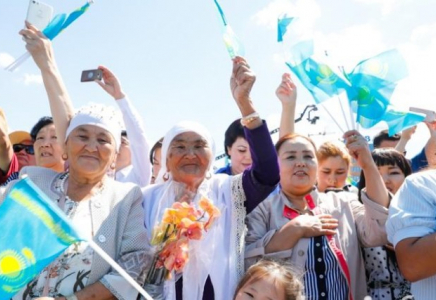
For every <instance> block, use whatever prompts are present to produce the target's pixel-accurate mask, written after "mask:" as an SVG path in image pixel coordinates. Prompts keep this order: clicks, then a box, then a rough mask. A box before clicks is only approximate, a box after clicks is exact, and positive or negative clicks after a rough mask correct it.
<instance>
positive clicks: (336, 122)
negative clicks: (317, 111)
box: [319, 102, 348, 133]
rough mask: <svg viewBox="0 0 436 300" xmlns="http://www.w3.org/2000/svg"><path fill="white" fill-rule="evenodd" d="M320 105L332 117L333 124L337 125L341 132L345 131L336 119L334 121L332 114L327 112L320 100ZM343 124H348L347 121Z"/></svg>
mask: <svg viewBox="0 0 436 300" xmlns="http://www.w3.org/2000/svg"><path fill="white" fill-rule="evenodd" d="M319 104H320V105H321V107H322V108H323V109H324V110H325V111H326V112H327V114H328V115H329V116H330V119H332V120H333V122H335V124H336V126H338V128H339V130H340V131H341V132H342V133H345V131H344V129H342V127H341V126H340V125H339V123H338V121H336V119H335V118H334V117H333V116H332V114H331V113H330V112H329V110H328V109H327V108H326V107H325V106H324V104H323V103H322V102H321V103H319ZM345 124H346V125H348V124H347V121H345Z"/></svg>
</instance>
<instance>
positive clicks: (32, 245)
mask: <svg viewBox="0 0 436 300" xmlns="http://www.w3.org/2000/svg"><path fill="white" fill-rule="evenodd" d="M0 224H2V225H1V226H2V230H1V233H0V299H10V298H11V297H12V296H13V295H15V294H16V293H17V292H18V291H20V290H21V289H22V288H23V287H24V286H25V285H26V284H27V283H28V282H29V281H31V280H32V279H33V278H34V277H35V276H36V275H38V274H39V273H40V272H41V271H42V269H43V268H44V267H45V266H47V265H48V264H50V263H51V262H52V261H53V260H54V259H55V258H56V257H58V256H59V255H60V254H61V253H62V252H63V251H64V250H65V249H66V248H68V247H69V246H70V245H71V244H73V243H74V242H76V241H81V240H84V239H83V238H81V237H80V235H79V234H78V233H77V231H76V230H75V229H74V228H73V227H72V225H71V224H70V223H69V220H68V219H67V217H66V216H65V214H64V213H63V212H62V211H61V210H60V209H59V208H58V207H57V205H56V204H55V203H53V201H52V200H50V199H49V198H48V197H47V195H45V194H44V193H43V192H42V191H41V190H40V189H39V188H38V187H37V186H36V185H35V184H34V183H33V182H32V181H31V180H30V179H29V178H24V179H21V180H20V181H19V182H17V183H16V184H15V185H14V187H13V188H12V189H11V191H10V192H9V194H8V195H7V197H6V198H5V200H4V202H3V203H2V204H1V205H0Z"/></svg>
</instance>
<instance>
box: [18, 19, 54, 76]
mask: <svg viewBox="0 0 436 300" xmlns="http://www.w3.org/2000/svg"><path fill="white" fill-rule="evenodd" d="M25 24H26V28H25V29H21V30H20V32H19V34H20V35H22V36H23V41H25V42H26V49H27V51H29V53H30V54H31V55H32V57H33V60H34V61H35V63H36V65H37V66H38V68H39V69H40V70H41V71H42V70H46V69H48V68H49V67H50V66H51V65H53V64H55V60H54V54H53V49H52V46H51V41H50V40H49V39H47V38H46V37H45V36H44V34H43V33H42V32H41V31H39V30H38V29H37V28H36V27H35V26H33V25H32V24H30V23H29V22H27V21H26V23H25Z"/></svg>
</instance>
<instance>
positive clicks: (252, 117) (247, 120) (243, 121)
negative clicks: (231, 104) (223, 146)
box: [241, 112, 260, 127]
mask: <svg viewBox="0 0 436 300" xmlns="http://www.w3.org/2000/svg"><path fill="white" fill-rule="evenodd" d="M259 118H260V116H259V113H257V112H254V113H252V114H249V115H248V116H245V117H242V118H241V125H242V126H244V127H246V126H247V125H248V124H250V123H251V122H253V121H254V120H256V119H259Z"/></svg>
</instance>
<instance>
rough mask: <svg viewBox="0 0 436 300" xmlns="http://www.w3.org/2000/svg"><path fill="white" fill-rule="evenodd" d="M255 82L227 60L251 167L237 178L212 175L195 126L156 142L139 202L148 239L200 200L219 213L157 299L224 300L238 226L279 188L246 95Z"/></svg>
mask: <svg viewBox="0 0 436 300" xmlns="http://www.w3.org/2000/svg"><path fill="white" fill-rule="evenodd" d="M254 81H255V75H254V74H253V73H252V71H251V70H250V68H249V66H248V64H247V63H246V61H245V60H244V59H243V58H241V57H236V58H235V59H234V60H233V71H232V77H231V81H230V84H231V90H232V95H233V97H234V99H235V101H236V104H237V105H238V107H239V109H240V111H241V114H242V121H241V122H242V124H243V125H244V127H245V134H246V138H247V141H248V143H249V144H250V151H251V155H252V157H253V165H252V167H251V168H249V169H247V170H245V171H244V172H243V173H242V174H240V175H237V176H233V177H231V176H228V175H225V174H216V175H214V174H213V172H212V162H213V158H214V152H215V149H214V148H215V147H214V143H213V140H212V138H211V136H210V134H209V132H208V131H207V130H206V129H205V128H204V127H203V126H201V125H200V124H197V123H193V122H182V123H179V124H178V125H176V126H174V127H173V128H172V129H171V130H170V131H169V132H168V133H167V134H166V135H165V137H164V139H163V140H164V142H163V145H162V161H161V164H162V167H161V171H160V173H159V175H158V178H157V179H156V183H158V184H156V185H154V186H149V187H146V188H145V189H144V190H143V194H144V204H143V205H144V209H145V226H146V228H147V231H148V233H149V234H152V230H153V228H154V227H155V226H156V225H157V224H158V223H160V222H161V220H162V216H163V213H164V211H165V209H166V208H169V207H171V205H172V204H173V203H174V202H175V201H179V200H181V198H182V199H183V200H186V199H187V195H188V194H189V200H188V201H190V202H191V203H194V204H198V201H199V199H200V198H201V195H204V196H206V197H207V198H208V199H210V200H211V201H212V202H213V204H214V205H215V206H216V207H217V208H218V209H219V210H220V212H221V215H220V217H219V218H218V219H217V220H215V222H214V225H213V226H212V228H210V229H209V230H208V231H207V232H205V233H204V235H203V238H202V239H201V240H198V241H196V240H190V241H189V261H188V262H187V263H186V265H185V267H184V268H183V273H182V274H181V275H180V274H179V275H177V274H175V276H172V279H170V280H168V281H166V282H164V292H163V293H164V297H165V299H171V300H172V299H190V300H196V299H208V300H213V299H231V298H232V296H233V293H234V290H235V287H236V284H237V282H238V280H239V278H240V276H241V275H242V274H243V272H244V265H243V263H244V257H243V255H244V249H243V248H244V230H245V224H244V219H245V215H246V213H248V212H250V211H251V210H253V209H254V208H255V207H256V206H257V205H258V204H259V203H260V202H261V201H262V200H263V199H264V198H265V197H266V196H267V195H268V194H269V193H271V192H272V191H273V190H274V188H275V186H276V184H277V183H278V181H279V171H278V165H277V155H276V153H275V150H274V146H273V143H272V140H271V137H270V135H269V131H268V128H267V126H266V124H265V122H263V121H262V120H261V119H260V117H259V114H258V113H257V112H256V111H255V109H254V107H253V105H252V102H251V99H250V91H251V88H252V86H253V84H254Z"/></svg>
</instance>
